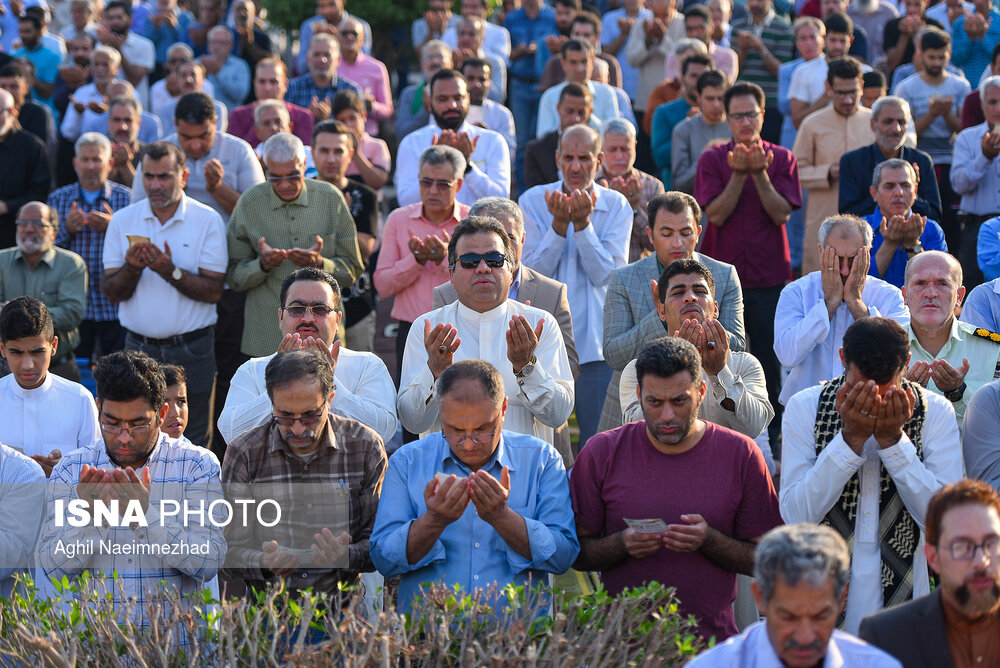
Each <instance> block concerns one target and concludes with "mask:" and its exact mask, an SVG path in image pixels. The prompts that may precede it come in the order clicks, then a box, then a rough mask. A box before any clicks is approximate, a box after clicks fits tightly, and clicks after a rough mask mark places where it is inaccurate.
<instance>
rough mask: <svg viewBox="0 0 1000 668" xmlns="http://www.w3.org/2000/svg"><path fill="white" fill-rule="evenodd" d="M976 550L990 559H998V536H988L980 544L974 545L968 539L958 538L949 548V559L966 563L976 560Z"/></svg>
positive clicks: (999, 545) (999, 556) (999, 544)
mask: <svg viewBox="0 0 1000 668" xmlns="http://www.w3.org/2000/svg"><path fill="white" fill-rule="evenodd" d="M976 550H982V551H983V554H985V555H986V556H987V557H989V558H990V559H991V560H992V559H1000V536H990V537H989V538H987V539H986V540H984V541H983V542H982V543H976V542H973V541H971V540H969V539H968V538H959V539H958V540H956V541H954V542H953V543H952V544H951V546H950V551H951V558H952V559H954V560H955V561H968V560H969V559H975V558H976Z"/></svg>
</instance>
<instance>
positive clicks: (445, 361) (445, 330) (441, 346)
mask: <svg viewBox="0 0 1000 668" xmlns="http://www.w3.org/2000/svg"><path fill="white" fill-rule="evenodd" d="M461 343H462V339H460V338H459V337H458V330H457V329H455V328H454V327H452V326H451V325H450V324H445V323H438V324H436V325H434V327H431V323H430V321H429V320H425V321H424V350H426V351H427V368H429V369H430V370H431V374H433V376H434V379H435V380H437V378H438V376H440V375H441V374H442V373H444V370H445V369H447V368H448V367H450V366H451V365H452V363H453V362H454V361H455V351H456V350H458V346H459V345H461Z"/></svg>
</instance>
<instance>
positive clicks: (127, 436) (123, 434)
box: [118, 428, 132, 443]
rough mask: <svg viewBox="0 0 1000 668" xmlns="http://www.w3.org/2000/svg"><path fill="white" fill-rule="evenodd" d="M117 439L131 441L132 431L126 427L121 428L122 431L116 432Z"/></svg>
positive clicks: (122, 441)
mask: <svg viewBox="0 0 1000 668" xmlns="http://www.w3.org/2000/svg"><path fill="white" fill-rule="evenodd" d="M118 441H119V442H121V443H131V442H132V433H131V432H130V431H129V430H128V429H124V428H123V429H122V432H121V433H120V434H118Z"/></svg>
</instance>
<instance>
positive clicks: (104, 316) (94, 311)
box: [48, 181, 131, 322]
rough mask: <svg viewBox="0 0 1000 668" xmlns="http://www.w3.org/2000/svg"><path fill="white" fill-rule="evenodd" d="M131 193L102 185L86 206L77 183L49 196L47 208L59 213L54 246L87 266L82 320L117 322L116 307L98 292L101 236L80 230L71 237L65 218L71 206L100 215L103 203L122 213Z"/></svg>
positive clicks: (117, 186) (113, 185)
mask: <svg viewBox="0 0 1000 668" xmlns="http://www.w3.org/2000/svg"><path fill="white" fill-rule="evenodd" d="M130 196H131V190H130V189H129V188H126V187H125V186H123V185H120V184H117V183H114V182H112V181H105V182H104V187H103V188H101V191H100V193H99V194H98V195H97V199H96V200H95V201H94V203H93V204H90V203H88V202H87V200H86V198H85V197H84V196H83V191H82V190H81V188H80V184H79V183H72V184H70V185H68V186H63V187H62V188H59V189H58V190H55V191H53V192H52V194H50V195H49V202H48V204H49V206H50V207H52V208H53V209H55V210H56V211H58V212H59V232H57V233H56V245H57V246H59V247H60V248H65V249H66V250H71V251H73V252H74V253H76V254H77V255H79V256H80V257H82V258H83V261H84V262H86V263H87V272H88V273H89V275H90V282H89V284H88V285H87V307H86V309H85V310H84V312H83V319H84V320H93V321H95V322H109V321H115V320H117V319H118V306H117V305H116V304H112V303H111V302H110V301H108V298H107V297H105V296H104V293H103V292H102V291H101V277H102V276H103V275H104V259H103V255H104V232H98V231H97V230H95V229H93V228H92V227H90V226H85V227H82V228H80V231H79V232H77V233H76V234H73V233H72V232H70V231H69V230H68V229H67V228H66V217H67V216H68V215H69V212H70V209H71V208H72V206H73V202H76V206H77V208H78V209H80V211H82V212H83V213H84V215H86V214H88V213H90V212H91V211H94V210H95V209H96V210H98V211H100V210H101V207H102V206H103V205H104V203H105V202H106V203H107V205H108V206H109V207H111V211H117V210H118V209H124V208H125V207H127V206H128V204H129V197H130Z"/></svg>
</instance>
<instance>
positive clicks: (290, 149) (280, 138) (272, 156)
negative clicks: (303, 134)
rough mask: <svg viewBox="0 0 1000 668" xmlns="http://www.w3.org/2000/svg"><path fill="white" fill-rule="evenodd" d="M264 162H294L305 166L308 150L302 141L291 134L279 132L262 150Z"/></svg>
mask: <svg viewBox="0 0 1000 668" xmlns="http://www.w3.org/2000/svg"><path fill="white" fill-rule="evenodd" d="M261 154H262V155H263V157H264V162H265V164H266V163H271V162H292V161H293V160H294V161H295V162H296V163H298V164H300V165H303V164H305V162H306V148H305V146H303V144H302V140H301V139H299V138H298V137H296V136H295V135H293V134H291V133H290V132H279V133H278V134H276V135H274V136H273V137H271V138H270V139H268V140H267V141H266V142H264V148H263V149H262V150H261Z"/></svg>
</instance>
